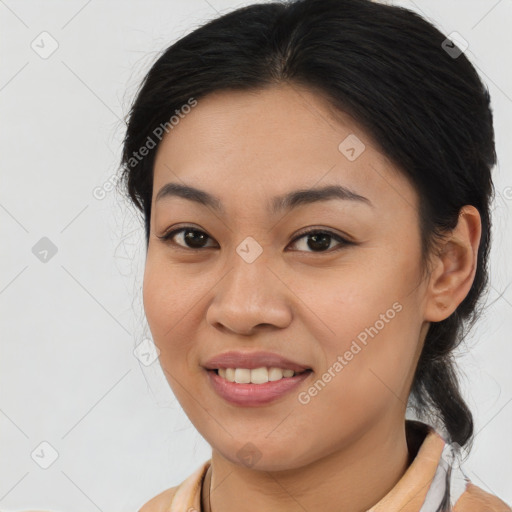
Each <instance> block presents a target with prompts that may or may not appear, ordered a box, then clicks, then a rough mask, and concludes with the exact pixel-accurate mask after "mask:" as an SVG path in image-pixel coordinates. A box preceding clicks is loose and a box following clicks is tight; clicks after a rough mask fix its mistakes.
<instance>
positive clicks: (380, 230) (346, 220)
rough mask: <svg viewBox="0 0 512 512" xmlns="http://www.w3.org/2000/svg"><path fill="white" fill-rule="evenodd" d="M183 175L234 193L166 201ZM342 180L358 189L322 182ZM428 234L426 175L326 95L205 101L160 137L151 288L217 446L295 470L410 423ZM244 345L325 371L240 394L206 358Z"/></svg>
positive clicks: (163, 356)
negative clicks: (422, 222) (401, 161)
mask: <svg viewBox="0 0 512 512" xmlns="http://www.w3.org/2000/svg"><path fill="white" fill-rule="evenodd" d="M347 137H348V138H347ZM170 183H172V184H177V185H181V186H188V187H194V188H196V189H200V190H201V191H204V192H206V193H207V194H209V195H211V196H214V197H215V198H217V201H218V202H214V203H211V204H204V203H201V202H199V201H194V200H192V199H190V198H185V197H182V196H180V195H179V194H178V195H177V194H172V193H168V194H162V195H161V197H159V198H158V199H157V195H158V193H159V192H160V191H161V189H162V188H163V187H164V186H166V185H167V184H170ZM328 186H334V187H344V189H343V188H340V189H339V190H341V191H342V192H343V191H344V193H341V192H340V193H338V194H335V195H330V196H328V197H326V196H325V194H324V196H323V197H322V196H321V195H320V194H317V195H316V196H315V195H312V194H311V192H313V191H316V190H318V189H321V188H325V187H328ZM297 190H302V191H304V192H305V194H302V195H301V196H298V197H296V198H295V200H294V201H291V202H288V203H287V202H286V201H281V203H275V201H276V199H275V198H283V197H285V196H286V195H288V194H292V193H293V192H296V191H297ZM308 193H309V195H308ZM290 203H291V204H290ZM279 204H280V205H281V208H278V207H277V206H279ZM273 206H276V207H275V208H273ZM179 229H181V231H179ZM176 230H178V231H177V232H176ZM173 232H175V233H174V234H172V233H173ZM169 233H171V235H172V236H170V237H168V238H167V239H163V238H159V237H163V236H164V235H165V234H169ZM420 249H421V245H420V232H419V220H418V198H417V195H416V193H415V191H414V189H413V187H412V185H411V184H410V183H409V182H408V180H407V179H406V178H405V177H404V176H403V174H402V173H400V172H399V170H398V169H397V168H396V167H394V166H393V164H392V163H391V162H389V161H388V160H387V159H386V158H385V157H384V156H383V155H382V154H381V153H380V152H379V151H378V148H377V147H376V145H375V144H374V143H373V142H372V140H371V139H370V138H369V136H368V135H367V134H366V133H365V132H364V131H363V130H361V129H360V128H359V127H358V125H357V124H355V123H354V121H353V120H352V119H351V118H350V117H349V116H347V115H344V114H336V117H334V115H333V114H332V112H331V110H330V109H329V106H328V104H327V103H325V102H324V101H323V100H322V99H321V98H320V97H319V96H318V95H317V94H314V93H313V92H311V91H308V90H306V89H302V88H299V87H297V86H294V87H291V86H279V87H273V88H268V89H265V90H261V91H251V92H233V91H229V92H217V93H214V94H211V95H209V96H207V97H205V98H204V99H200V100H199V101H198V103H197V105H196V106H195V107H194V108H192V109H190V112H189V113H188V114H187V115H185V116H183V117H182V118H181V119H180V121H179V123H178V124H177V125H175V126H174V127H173V129H172V130H171V131H169V133H168V134H167V135H166V136H165V137H164V139H163V140H162V142H161V143H160V146H159V148H158V152H157V155H156V160H155V166H154V185H153V198H152V214H151V235H150V241H149V246H148V251H147V259H146V266H145V275H144V287H143V298H144V308H145V312H146V316H147V319H148V323H149V326H150V329H151V333H152V336H153V340H154V342H155V344H156V346H157V347H158V348H159V350H160V363H161V366H162V368H163V371H164V373H165V375H166V378H167V380H168V382H169V384H170V386H171V388H172V390H173V392H174V394H175V396H176V397H177V399H178V400H179V402H180V404H181V405H182V407H183V409H184V411H185V412H186V414H187V415H188V417H189V418H190V420H191V421H192V423H193V424H194V425H195V427H196V428H197V429H198V431H199V432H200V433H201V435H202V436H203V437H204V438H205V439H206V441H207V442H208V443H209V444H210V445H211V446H212V448H213V449H214V450H216V451H217V452H219V453H220V454H221V455H222V456H223V457H225V458H226V459H228V460H230V461H232V462H233V463H235V464H241V463H242V462H241V460H242V458H241V454H242V455H243V450H245V449H248V448H247V445H246V443H247V442H248V441H250V442H251V443H252V445H253V446H254V447H256V448H255V450H256V452H257V454H258V455H257V456H258V457H259V461H258V468H262V469H266V470H270V469H273V470H279V469H290V468H297V467H300V466H304V465H306V464H309V463H312V462H314V461H315V460H318V459H319V458H321V457H324V456H326V455H328V454H330V453H333V452H335V451H336V450H341V449H344V448H346V447H348V446H349V445H351V443H353V442H354V440H355V439H357V437H358V436H360V435H361V434H362V433H363V432H367V431H370V430H371V429H376V428H382V426H383V425H391V424H393V422H395V423H394V424H395V425H400V424H401V423H403V415H404V411H405V404H406V403H407V398H408V394H409V389H410V385H411V382H412V378H413V374H414V370H415V367H416V362H417V359H418V357H419V353H420V350H421V345H422V341H423V337H424V334H425V327H426V326H427V323H426V322H425V319H424V307H425V300H426V299H425V295H426V284H425V283H424V281H423V280H422V275H423V274H422V267H421V252H420ZM228 351H237V352H242V353H245V354H249V356H250V355H251V354H254V353H256V352H260V351H265V352H271V353H274V354H277V355H279V356H281V357H284V358H286V359H287V360H290V361H293V362H295V363H297V364H299V365H301V366H302V367H304V368H307V369H309V370H308V371H307V372H305V373H303V374H301V375H298V376H296V377H291V379H294V380H293V382H294V384H293V385H292V386H288V383H289V382H287V383H286V385H284V386H283V381H286V379H287V377H283V379H282V380H280V381H275V382H274V381H273V382H269V383H267V384H242V383H234V384H233V383H228V387H230V388H233V387H234V386H241V387H240V388H238V389H239V390H241V389H244V390H245V391H243V392H242V394H243V393H245V396H246V398H245V399H242V402H234V401H232V400H231V399H228V398H226V397H225V396H222V395H220V394H219V393H218V392H217V390H216V388H215V386H214V385H213V384H212V381H213V380H215V379H216V381H220V380H221V379H222V377H221V376H218V375H215V376H213V375H212V374H213V373H214V372H211V371H208V370H206V368H205V365H206V364H207V362H208V361H209V360H210V359H211V358H213V357H214V356H218V355H220V354H223V353H225V352H228ZM283 364H284V363H283ZM263 366H266V365H263ZM278 366H279V365H278ZM237 367H239V368H247V365H245V366H244V365H243V364H242V363H240V364H238V365H237ZM271 373H272V371H271ZM244 375H247V373H246V372H244V371H242V372H238V376H239V380H240V379H242V380H243V379H244ZM278 376H279V374H278ZM288 378H289V377H288ZM222 380H223V381H224V379H222ZM224 384H225V381H224ZM258 385H261V386H267V388H268V389H269V391H268V392H267V393H266V394H265V393H264V392H261V390H256V391H254V389H255V387H256V386H258ZM222 386H223V383H221V387H222ZM242 387H243V388H242ZM224 388H225V387H224ZM283 388H286V389H287V391H284V392H283V391H282V389H283ZM225 389H227V388H225ZM279 390H281V391H279ZM235 393H236V391H235ZM251 393H253V395H251ZM247 395H251V396H253V397H259V399H257V400H256V401H248V400H249V398H247ZM262 396H263V397H264V398H263V399H261V397H262ZM269 396H271V397H273V399H270V400H269ZM265 397H266V398H265ZM244 400H245V402H244Z"/></svg>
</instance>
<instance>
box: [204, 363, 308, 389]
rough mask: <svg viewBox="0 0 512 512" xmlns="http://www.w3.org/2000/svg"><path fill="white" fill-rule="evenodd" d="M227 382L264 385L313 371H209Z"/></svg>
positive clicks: (218, 369)
mask: <svg viewBox="0 0 512 512" xmlns="http://www.w3.org/2000/svg"><path fill="white" fill-rule="evenodd" d="M208 371H209V372H213V373H215V374H216V375H218V376H219V378H222V379H224V380H226V381H227V382H231V383H236V384H256V385H262V384H266V383H268V382H278V381H280V380H283V379H290V378H293V377H296V376H298V375H302V374H304V373H309V372H311V371H312V370H311V369H309V368H308V369H305V370H302V371H294V370H291V369H289V368H279V367H265V366H261V367H259V368H252V369H251V368H215V369H210V370H208Z"/></svg>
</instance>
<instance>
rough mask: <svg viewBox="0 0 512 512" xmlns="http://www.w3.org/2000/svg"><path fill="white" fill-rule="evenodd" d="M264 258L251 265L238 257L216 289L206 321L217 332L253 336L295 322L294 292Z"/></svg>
mask: <svg viewBox="0 0 512 512" xmlns="http://www.w3.org/2000/svg"><path fill="white" fill-rule="evenodd" d="M284 281H285V280H284V279H283V278H281V277H280V276H279V275H278V273H277V272H276V270H274V269H273V268H271V266H269V265H268V261H267V260H266V259H265V258H262V257H260V258H258V259H256V260H255V261H253V262H252V263H248V262H247V261H244V259H243V258H240V257H239V256H238V255H235V257H234V258H233V265H232V267H231V269H230V270H228V272H227V274H226V275H225V276H224V278H222V279H221V280H220V282H219V283H218V284H217V286H216V287H215V295H214V298H213V300H212V301H211V303H210V304H209V307H208V310H207V313H206V320H207V322H208V324H210V325H212V326H213V327H215V328H216V329H221V330H223V331H226V332H232V333H236V334H239V335H244V336H250V335H251V334H254V333H255V332H257V331H258V330H264V329H269V330H271V329H276V328H281V329H283V328H286V327H287V326H288V325H289V323H290V322H291V319H292V308H291V304H292V295H293V294H292V292H291V291H290V288H289V287H288V286H287V285H286V284H285V282H284Z"/></svg>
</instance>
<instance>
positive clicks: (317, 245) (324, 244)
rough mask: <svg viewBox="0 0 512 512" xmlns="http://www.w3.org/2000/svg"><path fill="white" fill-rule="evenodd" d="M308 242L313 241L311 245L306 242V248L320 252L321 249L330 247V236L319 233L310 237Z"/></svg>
mask: <svg viewBox="0 0 512 512" xmlns="http://www.w3.org/2000/svg"><path fill="white" fill-rule="evenodd" d="M308 238H309V241H311V240H312V241H313V244H310V243H309V241H308V247H309V248H310V249H313V250H318V249H320V250H322V249H328V248H329V245H330V238H331V235H328V234H327V233H319V234H315V235H310V236H309V237H308Z"/></svg>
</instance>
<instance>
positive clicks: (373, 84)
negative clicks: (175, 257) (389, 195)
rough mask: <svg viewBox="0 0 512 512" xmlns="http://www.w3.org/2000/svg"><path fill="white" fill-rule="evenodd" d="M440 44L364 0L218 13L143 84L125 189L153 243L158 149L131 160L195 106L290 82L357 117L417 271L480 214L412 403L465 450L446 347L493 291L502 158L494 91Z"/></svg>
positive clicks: (417, 22)
mask: <svg viewBox="0 0 512 512" xmlns="http://www.w3.org/2000/svg"><path fill="white" fill-rule="evenodd" d="M446 39H447V38H446V36H445V35H443V34H442V33H441V32H440V31H439V30H437V29H436V28H435V27H434V26H433V25H432V24H430V23H429V22H427V21H426V20H424V19H423V18H422V17H421V16H419V15H418V14H415V13H414V12H412V11H409V10H407V9H404V8H402V7H396V6H390V5H384V4H378V3H375V2H372V1H370V0H296V1H290V2H273V3H262V4H255V5H251V6H247V7H243V8H240V9H237V10H235V11H232V12H230V13H228V14H225V15H222V16H220V17H218V18H216V19H214V20H212V21H209V22H208V23H206V24H205V25H203V26H201V27H199V28H198V29H196V30H194V31H193V32H191V33H190V34H188V35H186V36H185V37H183V38H181V39H180V40H178V41H177V42H176V43H174V44H173V45H171V46H170V47H169V48H168V49H167V50H166V51H165V52H164V53H163V54H162V55H161V56H160V57H159V58H158V59H157V61H156V62H155V63H154V64H153V66H152V67H151V69H150V70H149V72H148V73H147V75H146V76H145V78H144V80H143V81H142V83H141V84H140V88H139V90H138V91H137V96H136V99H135V101H134V102H133V105H132V107H131V110H130V112H129V115H128V116H127V118H128V121H127V131H126V136H125V139H124V148H123V155H122V171H123V172H122V180H121V183H122V184H123V186H125V187H126V191H127V193H128V195H129V198H130V199H131V200H132V201H133V203H134V204H135V205H136V207H137V208H138V209H139V210H140V211H141V212H142V214H143V220H144V224H145V232H146V242H147V243H149V232H150V217H151V197H152V187H153V163H154V157H155V153H156V149H153V150H152V151H150V152H149V153H148V154H147V156H146V157H145V158H139V156H137V158H135V156H134V155H135V154H136V153H137V152H138V151H139V149H140V148H142V147H144V146H145V145H146V146H147V147H149V144H148V141H149V140H150V139H151V140H152V141H153V143H154V138H153V137H154V136H155V134H156V133H160V132H161V131H162V130H161V129H160V132H159V131H158V130H156V128H157V127H159V126H160V127H162V126H166V127H167V129H166V131H169V130H168V128H169V127H170V125H169V118H170V117H171V116H172V115H173V114H174V113H175V112H176V110H178V111H179V109H180V108H181V107H182V106H183V105H186V104H187V103H189V101H190V99H191V98H194V99H195V100H198V99H199V98H201V97H204V96H205V95H207V94H209V93H212V92H214V91H220V90H230V89H231V90H251V89H253V90H254V89H258V88H264V87H268V86H272V85H275V84H279V83H288V84H291V85H300V86H304V87H307V88H309V89H310V90H314V91H316V92H317V93H318V94H319V95H322V97H324V98H326V99H327V100H328V102H329V104H330V105H332V107H333V112H336V111H341V112H346V113H348V114H349V115H351V116H352V117H353V118H354V120H355V121H356V122H358V123H359V124H360V126H362V127H363V128H364V129H365V130H366V132H367V133H368V134H369V136H371V137H372V139H373V140H374V141H375V142H376V144H377V146H378V147H379V148H380V150H381V151H382V153H384V154H385V155H386V156H387V157H389V158H390V160H391V161H392V162H394V164H395V165H397V166H398V167H399V168H400V169H401V172H402V173H404V175H405V176H407V177H408V178H409V179H410V181H411V183H412V184H413V186H414V187H415V190H416V191H417V193H418V196H419V202H420V208H419V210H420V211H419V217H420V232H421V238H422V254H423V262H424V263H426V262H428V255H429V254H431V250H432V249H433V248H434V247H435V242H436V240H439V237H441V236H442V235H443V233H445V232H446V231H447V230H451V229H453V228H454V227H455V226H456V225H457V221H458V216H459V212H460V209H461V208H462V207H463V206H464V205H468V204H469V205H473V206H475V207H476V208H477V209H478V211H479V213H480V216H481V220H482V235H481V240H480V246H479V249H478V264H477V269H476V275H475V278H474V282H473V284H472V287H471V290H470V291H469V293H468V294H467V296H466V297H465V299H464V300H463V301H462V303H461V304H460V305H459V306H458V308H457V309H456V311H455V312H454V313H453V314H451V315H450V316H449V317H448V318H446V319H445V320H443V321H441V322H434V323H432V324H431V325H430V327H429V331H428V333H427V337H426V340H425V345H424V348H423V351H422V354H421V357H420V360H419V362H418V366H417V369H416V373H415V376H414V380H413V384H412V387H411V394H410V401H411V399H412V402H411V403H412V407H413V408H414V409H415V410H416V411H418V413H419V415H420V417H426V418H428V419H429V420H430V421H433V422H440V424H441V426H442V428H444V429H446V432H447V435H448V437H449V441H451V442H456V443H458V444H459V445H461V446H463V445H465V444H467V443H468V442H469V441H472V436H473V417H472V414H471V411H470V410H469V408H468V407H467V405H466V403H465V402H464V400H463V398H462V396H461V393H460V390H459V383H458V378H457V374H456V366H455V365H454V360H453V351H454V349H455V348H456V347H457V346H458V345H459V344H460V342H461V341H462V340H463V339H464V336H465V334H466V332H467V330H468V329H469V328H471V326H472V325H473V323H474V321H475V320H476V318H477V316H478V311H477V306H478V305H479V300H480V299H481V295H482V292H483V291H484V289H485V287H486V285H487V281H488V271H487V265H488V252H489V242H490V227H491V226H490V212H489V203H490V200H491V199H492V197H493V195H494V188H493V184H492V180H491V172H490V171H491V169H492V167H493V166H494V165H495V163H496V153H495V148H494V130H493V123H492V110H491V107H490V97H489V92H488V90H487V88H486V87H485V86H484V85H483V83H482V82H481V80H480V78H479V76H478V74H477V72H476V70H475V69H474V67H473V66H472V65H471V63H470V62H469V60H468V59H467V58H466V56H465V55H464V53H463V52H462V53H461V52H460V51H457V49H458V47H457V46H455V47H454V46H453V44H451V42H450V41H448V43H449V44H448V45H447V42H446ZM166 123H167V124H166ZM157 138H159V137H157ZM154 145H155V144H153V146H154ZM156 146H158V143H156ZM425 268H426V266H425Z"/></svg>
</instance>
